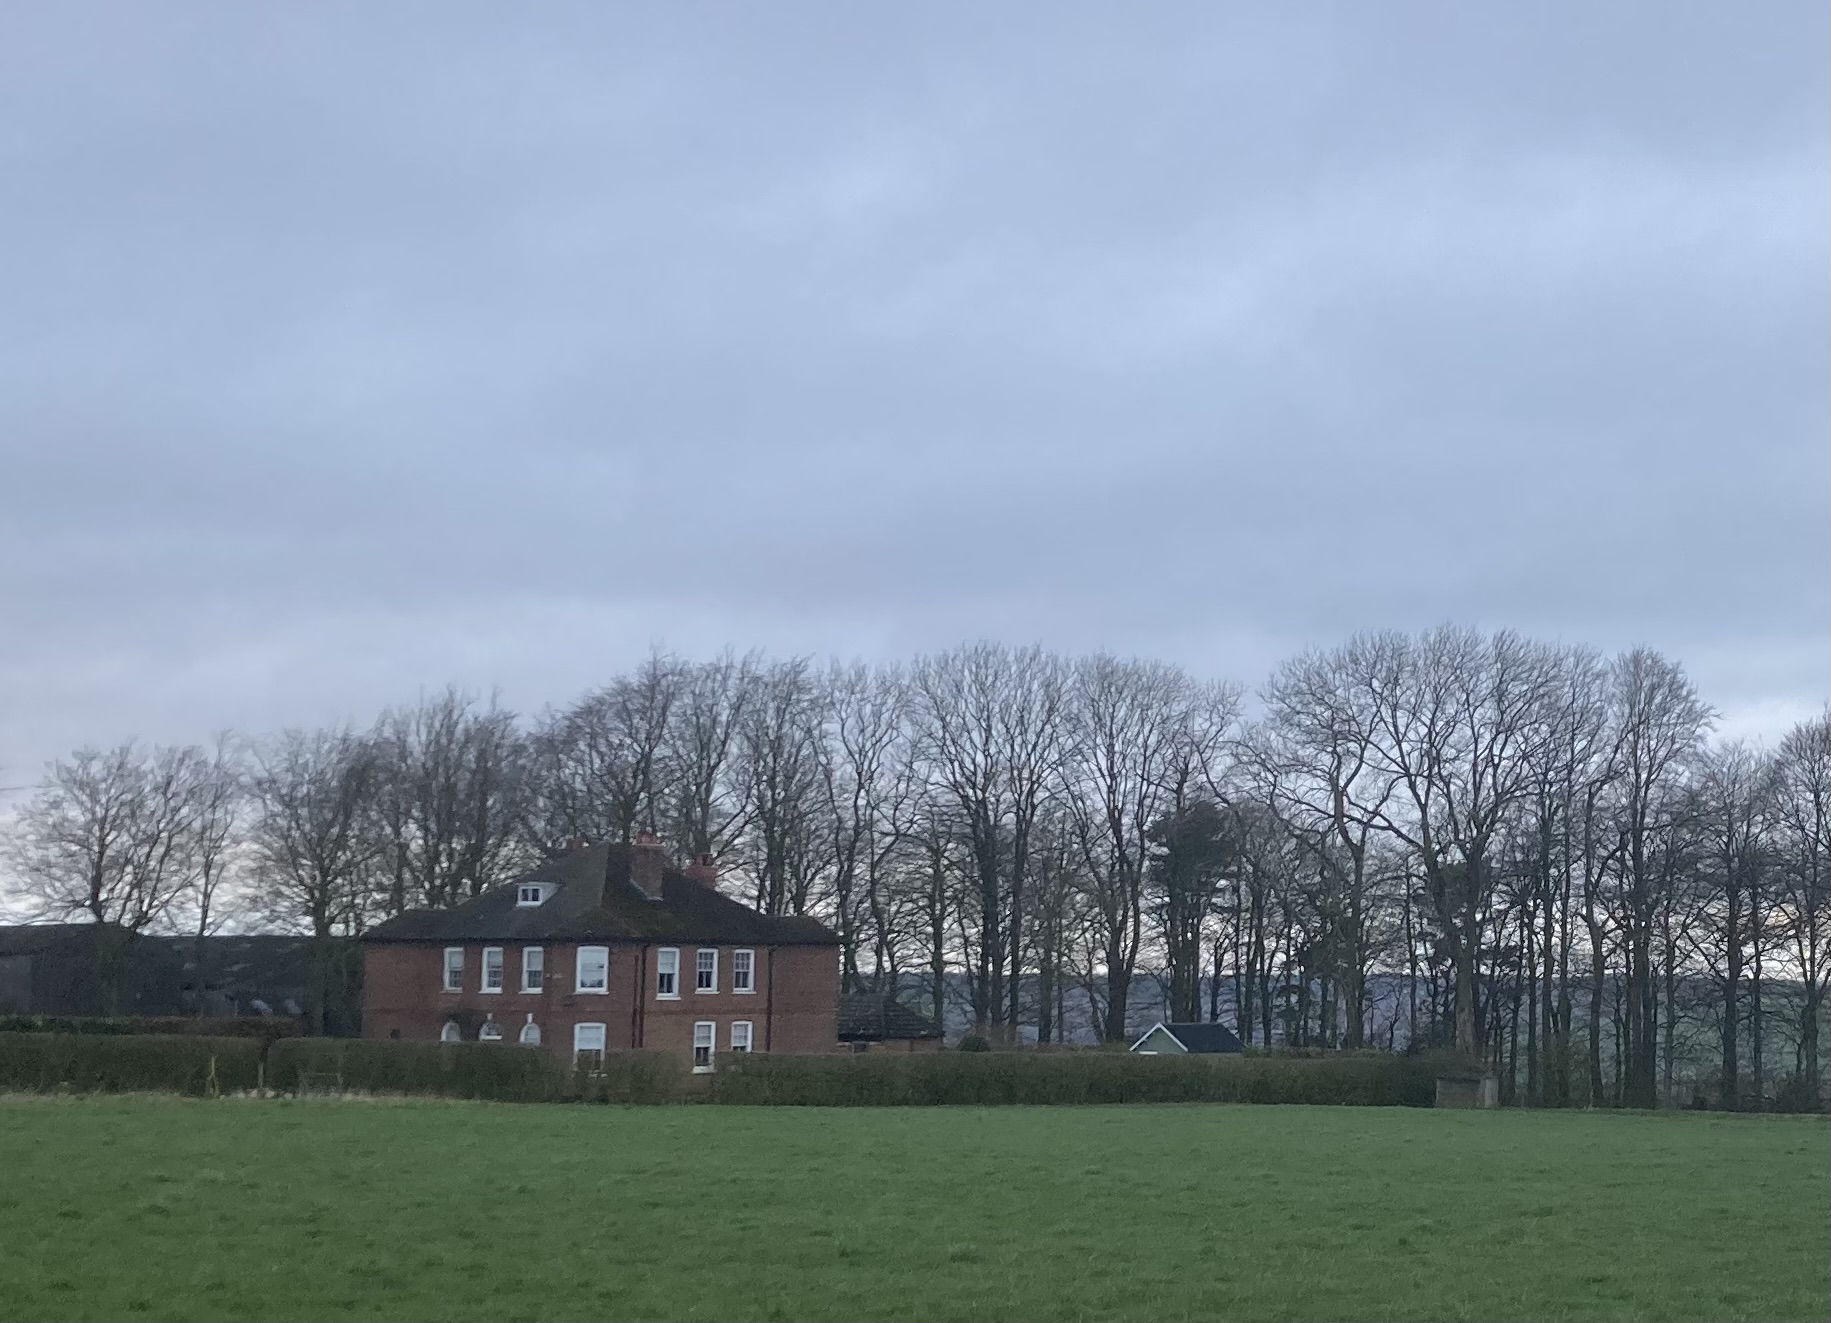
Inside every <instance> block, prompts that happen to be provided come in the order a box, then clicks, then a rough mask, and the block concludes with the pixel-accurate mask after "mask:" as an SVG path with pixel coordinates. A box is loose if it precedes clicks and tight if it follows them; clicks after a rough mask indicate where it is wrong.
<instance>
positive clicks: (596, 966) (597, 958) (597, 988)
mask: <svg viewBox="0 0 1831 1323" xmlns="http://www.w3.org/2000/svg"><path fill="white" fill-rule="evenodd" d="M576 986H577V989H578V991H580V992H609V991H610V948H609V947H608V946H581V947H580V948H579V960H578V982H577V985H576Z"/></svg>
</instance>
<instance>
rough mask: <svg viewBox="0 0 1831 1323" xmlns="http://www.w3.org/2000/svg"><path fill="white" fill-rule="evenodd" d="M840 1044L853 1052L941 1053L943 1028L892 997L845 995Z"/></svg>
mask: <svg viewBox="0 0 1831 1323" xmlns="http://www.w3.org/2000/svg"><path fill="white" fill-rule="evenodd" d="M839 1041H840V1042H841V1043H842V1044H843V1045H845V1046H846V1047H847V1048H849V1049H850V1050H851V1051H853V1052H938V1051H940V1050H941V1026H940V1025H938V1024H936V1023H935V1022H934V1021H933V1020H931V1019H929V1018H928V1017H927V1016H926V1015H920V1014H918V1013H917V1012H915V1011H912V1010H910V1009H909V1008H908V1007H907V1006H905V1005H903V1003H902V1002H900V1001H898V1000H897V999H896V998H895V997H893V996H887V995H885V994H882V993H875V992H846V993H841V994H840V997H839Z"/></svg>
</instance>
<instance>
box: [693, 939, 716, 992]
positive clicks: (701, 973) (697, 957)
mask: <svg viewBox="0 0 1831 1323" xmlns="http://www.w3.org/2000/svg"><path fill="white" fill-rule="evenodd" d="M707 956H711V957H712V964H711V967H710V968H708V967H707V965H706V957H707ZM701 978H709V979H710V980H711V982H709V983H707V984H706V985H705V986H704V987H703V988H702V987H701V986H700V984H699V981H700V979H701ZM693 991H694V992H695V993H707V992H717V991H718V948H717V947H716V946H702V947H700V948H698V949H697V950H696V951H694V952H693Z"/></svg>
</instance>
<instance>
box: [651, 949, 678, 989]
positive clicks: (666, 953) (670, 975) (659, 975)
mask: <svg viewBox="0 0 1831 1323" xmlns="http://www.w3.org/2000/svg"><path fill="white" fill-rule="evenodd" d="M670 957H671V958H672V959H671V964H670V965H669V967H668V968H666V969H664V968H662V965H663V963H664V962H666V961H669V958H670ZM663 978H667V979H670V980H671V982H670V983H669V985H668V990H667V991H665V992H664V991H662V987H661V980H662V979H663ZM655 1000H656V1001H679V1000H680V948H679V947H678V946H663V947H658V948H657V949H656V951H655Z"/></svg>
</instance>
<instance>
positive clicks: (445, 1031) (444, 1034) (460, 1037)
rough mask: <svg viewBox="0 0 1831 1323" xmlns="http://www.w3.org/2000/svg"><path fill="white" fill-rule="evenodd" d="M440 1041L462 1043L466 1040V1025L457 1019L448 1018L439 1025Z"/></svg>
mask: <svg viewBox="0 0 1831 1323" xmlns="http://www.w3.org/2000/svg"><path fill="white" fill-rule="evenodd" d="M439 1041H440V1042H441V1043H462V1042H463V1041H464V1026H463V1025H461V1024H459V1023H458V1022H457V1021H456V1020H447V1021H446V1022H445V1023H444V1024H442V1025H440V1026H439Z"/></svg>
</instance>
